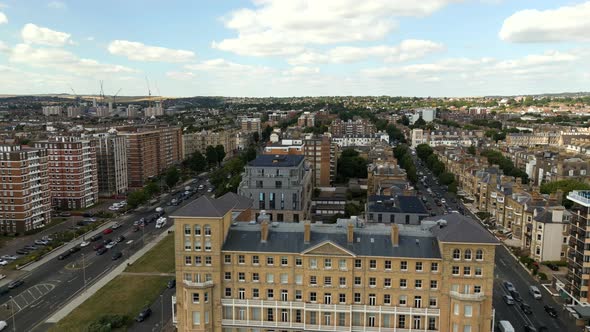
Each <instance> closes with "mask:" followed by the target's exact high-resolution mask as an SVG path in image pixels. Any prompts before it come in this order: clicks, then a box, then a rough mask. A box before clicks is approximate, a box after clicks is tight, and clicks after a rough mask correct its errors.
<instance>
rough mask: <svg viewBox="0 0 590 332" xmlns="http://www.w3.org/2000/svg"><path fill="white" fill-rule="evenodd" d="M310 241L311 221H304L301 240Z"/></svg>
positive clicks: (307, 242) (306, 242)
mask: <svg viewBox="0 0 590 332" xmlns="http://www.w3.org/2000/svg"><path fill="white" fill-rule="evenodd" d="M310 241H311V222H310V221H306V222H305V223H304V224H303V242H304V243H305V244H309V242H310Z"/></svg>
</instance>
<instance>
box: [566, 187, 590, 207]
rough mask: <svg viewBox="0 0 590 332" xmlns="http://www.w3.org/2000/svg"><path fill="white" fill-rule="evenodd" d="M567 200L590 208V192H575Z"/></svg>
mask: <svg viewBox="0 0 590 332" xmlns="http://www.w3.org/2000/svg"><path fill="white" fill-rule="evenodd" d="M567 199H569V200H570V201H573V202H575V203H578V204H580V205H583V206H585V207H590V190H574V191H572V192H570V193H569V194H568V195H567Z"/></svg>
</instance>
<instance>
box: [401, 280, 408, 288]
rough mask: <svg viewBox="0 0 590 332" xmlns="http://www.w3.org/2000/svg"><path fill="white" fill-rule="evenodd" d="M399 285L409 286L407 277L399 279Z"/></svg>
mask: <svg viewBox="0 0 590 332" xmlns="http://www.w3.org/2000/svg"><path fill="white" fill-rule="evenodd" d="M399 287H401V288H406V287H408V281H407V280H406V279H400V280H399Z"/></svg>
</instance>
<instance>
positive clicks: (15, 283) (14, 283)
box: [8, 279, 25, 289]
mask: <svg viewBox="0 0 590 332" xmlns="http://www.w3.org/2000/svg"><path fill="white" fill-rule="evenodd" d="M24 283H25V282H24V281H23V280H22V279H17V280H14V281H12V282H11V283H9V284H8V289H14V288H17V287H18V286H20V285H22V284H24Z"/></svg>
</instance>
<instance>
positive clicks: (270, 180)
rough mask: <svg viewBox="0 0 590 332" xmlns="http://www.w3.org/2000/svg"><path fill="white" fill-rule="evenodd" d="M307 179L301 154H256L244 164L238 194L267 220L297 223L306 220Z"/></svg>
mask: <svg viewBox="0 0 590 332" xmlns="http://www.w3.org/2000/svg"><path fill="white" fill-rule="evenodd" d="M311 176H312V174H311V170H309V169H308V168H307V167H306V166H305V162H304V157H303V156H301V155H259V156H258V157H256V159H254V160H252V161H251V162H249V163H248V165H246V167H245V171H244V174H243V176H242V182H241V183H240V186H239V188H238V194H239V195H241V196H244V197H247V198H250V199H252V200H253V201H254V205H253V207H252V210H253V211H255V213H257V214H258V213H261V212H262V211H265V213H266V214H267V215H268V216H269V217H270V219H271V221H291V222H300V221H303V220H307V219H309V218H310V207H311V203H310V201H311V194H312V189H313V187H312V184H311Z"/></svg>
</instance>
